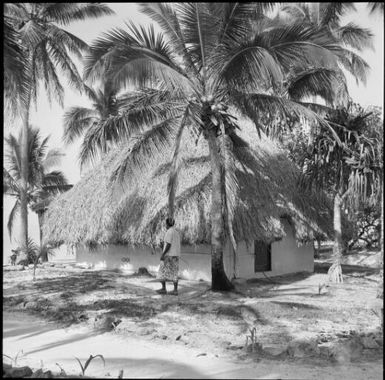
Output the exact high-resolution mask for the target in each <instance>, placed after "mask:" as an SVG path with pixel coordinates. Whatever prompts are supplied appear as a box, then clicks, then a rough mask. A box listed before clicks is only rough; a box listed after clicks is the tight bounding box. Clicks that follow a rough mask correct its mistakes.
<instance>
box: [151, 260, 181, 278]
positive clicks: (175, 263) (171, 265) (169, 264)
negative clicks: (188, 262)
mask: <svg viewBox="0 0 385 380" xmlns="http://www.w3.org/2000/svg"><path fill="white" fill-rule="evenodd" d="M178 271H179V257H177V256H166V257H165V258H164V260H163V261H161V262H160V266H159V271H158V275H157V277H156V278H157V279H158V280H160V281H173V282H177V281H178Z"/></svg>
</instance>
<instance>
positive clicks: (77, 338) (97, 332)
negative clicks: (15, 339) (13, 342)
mask: <svg viewBox="0 0 385 380" xmlns="http://www.w3.org/2000/svg"><path fill="white" fill-rule="evenodd" d="M102 333H104V331H103V330H93V331H87V332H86V333H80V334H76V335H74V336H71V337H70V338H66V339H62V340H60V341H56V342H52V343H48V344H44V345H42V346H40V347H39V348H36V349H34V350H31V351H26V352H25V354H26V355H27V354H28V355H29V354H34V353H36V352H41V351H44V350H49V349H51V348H55V347H59V346H63V345H66V344H70V343H73V342H78V341H81V340H83V339H87V338H90V337H94V336H97V335H100V334H102Z"/></svg>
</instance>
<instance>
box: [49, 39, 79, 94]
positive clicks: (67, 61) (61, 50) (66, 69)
mask: <svg viewBox="0 0 385 380" xmlns="http://www.w3.org/2000/svg"><path fill="white" fill-rule="evenodd" d="M47 52H48V54H49V56H50V57H51V59H52V61H53V63H54V64H55V65H56V66H57V67H60V69H61V71H62V73H63V74H64V75H65V76H66V77H67V81H68V84H69V85H70V86H71V87H72V88H75V89H77V90H78V91H79V92H82V91H83V89H84V86H83V80H82V78H81V77H80V75H79V73H78V70H77V68H76V66H75V65H74V63H73V62H72V60H71V58H70V57H69V55H68V54H67V52H66V47H65V45H63V44H61V43H59V41H55V40H53V39H48V40H47Z"/></svg>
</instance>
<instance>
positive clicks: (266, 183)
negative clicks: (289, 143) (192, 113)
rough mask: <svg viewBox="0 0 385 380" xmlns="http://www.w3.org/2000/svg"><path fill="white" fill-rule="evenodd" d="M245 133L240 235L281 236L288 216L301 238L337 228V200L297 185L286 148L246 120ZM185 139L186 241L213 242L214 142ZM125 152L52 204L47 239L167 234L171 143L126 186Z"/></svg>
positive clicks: (182, 211) (137, 240)
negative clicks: (121, 166)
mask: <svg viewBox="0 0 385 380" xmlns="http://www.w3.org/2000/svg"><path fill="white" fill-rule="evenodd" d="M240 134H241V136H242V137H243V138H244V139H245V140H246V141H248V142H249V144H250V147H249V148H241V149H238V152H239V155H240V156H242V159H243V162H244V166H243V167H242V166H241V165H238V164H237V178H238V183H239V194H238V198H237V200H236V202H237V206H236V211H235V217H234V222H233V227H234V235H235V239H236V240H237V241H242V240H246V241H252V240H255V239H260V240H265V241H267V242H271V241H274V240H278V239H280V238H282V237H283V236H284V235H285V231H284V228H283V224H282V220H281V218H282V217H286V218H288V219H289V221H290V222H291V223H292V224H293V226H294V228H295V233H296V238H297V239H298V240H299V241H304V240H308V239H313V238H314V236H315V235H323V236H330V234H331V231H330V227H331V225H332V220H331V214H332V213H331V209H330V207H329V206H327V205H326V202H325V201H322V200H320V198H319V197H318V196H317V197H316V196H315V195H314V194H313V195H311V194H309V193H305V192H304V191H299V190H298V188H297V185H296V181H297V178H298V174H299V173H298V170H297V169H296V167H295V166H294V164H292V163H291V162H290V161H289V160H288V158H287V156H286V153H285V152H283V151H282V150H280V149H279V148H278V147H277V146H276V145H275V144H274V143H273V142H272V141H271V140H270V139H268V138H267V137H266V136H264V135H262V136H261V138H259V136H258V134H257V133H256V131H255V128H254V127H253V126H252V125H249V124H247V125H246V126H245V128H243V130H242V132H241V133H240ZM183 143H184V144H185V148H184V149H183V152H184V157H185V162H186V167H185V168H184V169H183V170H182V172H181V174H180V177H179V185H178V190H177V194H176V208H175V220H176V227H177V228H178V229H179V230H180V231H181V232H182V236H183V241H184V242H185V243H189V244H201V243H209V242H210V231H211V227H210V224H211V223H210V199H211V178H210V162H209V158H208V146H207V144H206V142H205V141H204V140H203V138H201V139H200V141H199V143H198V146H196V145H195V143H194V141H193V139H192V138H191V136H190V135H189V132H186V133H185V136H184V140H183ZM124 154H125V149H124V148H120V149H117V150H114V151H112V152H111V153H109V154H108V155H107V156H106V157H104V159H103V160H102V162H101V163H100V164H99V165H98V166H97V167H95V168H94V169H93V170H91V171H90V172H89V173H88V174H87V175H86V176H84V178H82V179H81V180H80V181H79V182H78V183H77V184H76V185H75V186H74V187H73V188H72V189H71V190H70V191H68V192H66V193H64V194H62V195H60V196H59V197H58V198H57V199H56V200H54V201H53V202H52V203H51V204H50V206H49V207H48V210H47V211H46V215H45V223H44V226H43V235H44V240H45V241H47V242H53V241H55V242H58V241H61V242H63V243H66V244H77V243H85V244H95V243H101V244H106V243H130V244H140V245H149V246H154V245H157V244H158V243H159V242H160V241H161V240H162V239H163V234H164V231H165V230H164V228H165V226H164V218H165V217H166V216H167V210H168V208H167V182H168V168H169V167H170V161H171V157H172V151H170V152H169V154H166V155H163V156H162V158H161V159H159V158H158V160H157V161H156V162H157V165H155V166H152V167H151V168H149V169H148V170H146V171H144V172H143V173H141V175H140V178H137V181H136V183H132V184H130V185H129V186H126V187H125V188H124V189H123V191H120V192H119V191H117V190H116V189H117V186H112V183H111V179H110V178H111V173H112V170H113V168H115V166H116V163H117V162H118V161H119V159H121V156H122V155H124ZM150 166H151V165H150Z"/></svg>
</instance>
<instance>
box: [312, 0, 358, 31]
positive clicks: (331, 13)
mask: <svg viewBox="0 0 385 380" xmlns="http://www.w3.org/2000/svg"><path fill="white" fill-rule="evenodd" d="M320 7H321V12H320V13H321V18H320V24H321V25H330V26H332V27H334V26H336V25H338V24H339V22H340V18H341V16H343V15H345V14H346V13H348V12H349V11H355V10H356V7H355V5H354V3H350V2H346V3H336V2H330V3H320Z"/></svg>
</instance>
